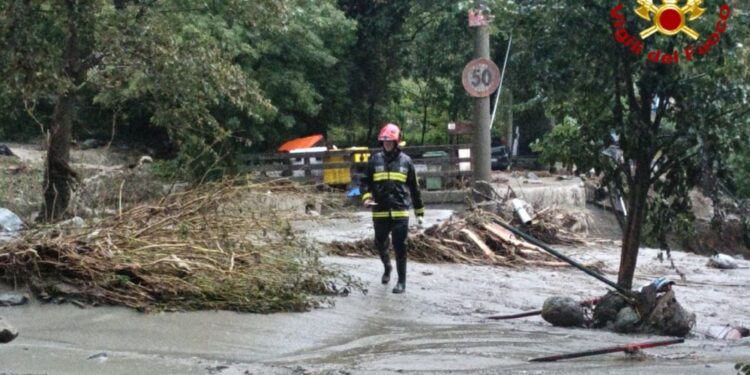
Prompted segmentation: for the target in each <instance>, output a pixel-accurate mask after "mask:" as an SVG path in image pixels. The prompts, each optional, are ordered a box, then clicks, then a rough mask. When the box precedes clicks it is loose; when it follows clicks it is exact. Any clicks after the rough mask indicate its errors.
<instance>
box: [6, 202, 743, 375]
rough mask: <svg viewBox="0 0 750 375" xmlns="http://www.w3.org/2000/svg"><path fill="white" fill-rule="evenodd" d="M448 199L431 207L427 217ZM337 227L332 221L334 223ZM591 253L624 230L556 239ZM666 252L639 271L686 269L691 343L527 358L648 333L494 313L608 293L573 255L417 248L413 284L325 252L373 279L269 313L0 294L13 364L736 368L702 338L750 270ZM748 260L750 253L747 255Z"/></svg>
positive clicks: (302, 370)
mask: <svg viewBox="0 0 750 375" xmlns="http://www.w3.org/2000/svg"><path fill="white" fill-rule="evenodd" d="M449 215H450V211H449V210H432V211H430V212H429V217H428V219H429V221H430V223H434V222H437V221H438V220H444V219H445V218H447V216H449ZM368 224H369V219H367V217H366V215H355V216H353V217H347V218H339V219H333V221H331V222H329V223H327V224H326V223H320V222H317V223H312V222H303V223H297V224H295V226H296V227H297V228H298V230H300V231H304V232H305V233H307V234H308V235H309V236H311V237H314V238H315V239H317V240H321V241H330V240H332V239H339V240H342V239H343V240H354V239H357V238H361V237H366V236H369V235H370V231H371V228H369V227H368ZM325 228H328V229H325ZM557 248H558V249H559V250H561V251H563V252H565V253H566V254H568V255H570V256H572V257H574V258H576V259H579V260H581V261H583V262H592V261H596V260H600V261H603V262H604V264H605V275H606V276H607V277H609V278H610V279H616V271H617V266H618V259H619V249H618V248H617V246H616V245H614V244H606V243H603V244H599V245H592V246H586V247H579V248H565V247H557ZM657 254H658V252H657V251H656V250H652V249H643V250H642V252H641V255H640V258H639V265H638V270H637V273H636V276H637V277H636V280H637V281H636V284H639V285H642V284H646V283H648V282H649V281H650V280H652V279H653V278H654V277H656V276H662V275H664V276H668V277H671V278H673V279H675V280H677V285H676V286H675V290H676V292H677V297H678V299H679V300H680V302H681V303H682V304H683V305H684V306H685V307H686V308H687V309H689V310H691V311H693V312H695V313H696V314H697V317H698V323H697V327H696V329H695V330H694V334H693V335H691V336H689V337H688V338H687V339H686V342H685V343H684V344H681V345H674V346H669V347H662V348H654V349H648V350H647V351H646V352H645V353H644V354H643V355H640V356H635V357H634V356H628V355H625V354H623V353H616V354H608V355H601V356H596V357H588V358H580V359H575V360H568V361H562V362H557V363H547V364H539V363H529V362H528V360H529V359H530V358H534V357H538V356H548V355H553V354H560V353H565V352H570V351H578V350H589V349H597V348H603V347H607V346H612V345H616V344H625V343H630V342H638V341H646V340H653V339H664V338H660V337H654V336H646V335H619V334H615V333H611V332H604V331H596V330H586V329H562V328H554V327H551V326H550V325H549V324H547V323H546V322H544V321H543V320H542V319H541V318H539V317H530V318H524V319H518V320H512V321H487V320H485V319H484V317H486V316H488V315H492V314H510V313H516V312H522V311H525V310H534V309H539V308H540V307H541V305H542V303H543V301H544V299H545V298H547V297H550V296H554V295H566V296H572V297H574V298H579V299H584V298H588V297H593V296H598V295H601V294H603V293H605V291H606V289H605V287H604V286H603V285H602V284H601V283H600V282H598V281H596V280H594V279H592V278H591V277H589V276H586V275H585V274H583V273H581V272H580V271H577V270H574V269H572V268H562V269H559V268H558V269H550V268H494V267H476V266H473V267H472V266H463V265H445V264H441V265H428V264H419V263H415V262H411V263H410V264H409V273H408V281H407V292H406V294H403V295H394V294H392V293H391V292H390V289H391V288H392V284H391V285H389V286H383V285H380V283H379V279H380V273H381V271H382V269H381V267H382V266H381V265H380V263H379V261H378V260H376V259H374V258H340V257H329V258H326V262H328V263H330V264H333V265H335V266H337V267H341V268H342V269H344V270H346V271H348V272H349V273H351V274H352V275H355V276H357V277H360V278H361V279H362V280H363V281H364V282H365V285H366V287H367V293H366V294H364V293H353V294H351V295H350V296H348V297H342V298H336V299H335V306H330V307H327V308H323V309H318V310H315V311H312V312H309V313H284V314H273V315H257V314H238V313H232V312H224V311H209V312H193V313H159V314H152V315H144V314H140V313H137V312H134V311H131V310H128V309H125V308H112V307H100V308H88V309H81V308H78V307H75V306H73V305H70V304H64V305H53V304H45V305H41V304H39V303H37V302H32V303H30V304H27V305H25V306H19V307H0V316H3V317H5V318H6V319H7V320H8V321H9V322H10V323H12V324H13V325H14V326H15V327H16V328H17V329H18V330H19V332H20V336H19V337H18V338H17V339H16V340H15V341H13V342H11V343H9V344H5V345H0V373H12V374H390V373H394V374H396V373H398V374H400V373H420V374H423V373H477V374H506V373H509V374H735V373H736V371H735V370H734V369H733V367H734V364H735V363H738V362H743V361H744V362H750V340H748V339H744V340H740V341H734V342H729V341H719V340H713V339H709V338H706V337H705V335H704V334H703V333H702V332H705V331H706V330H707V329H708V327H710V326H712V325H721V324H727V323H729V324H737V325H744V326H750V272H749V271H748V270H747V269H736V270H718V269H713V268H708V267H706V260H707V259H706V258H705V257H700V256H696V255H692V254H686V253H680V252H675V253H674V259H675V263H676V265H677V266H678V267H679V268H680V269H681V270H682V271H683V272H684V273H685V274H686V275H687V280H686V281H682V280H679V277H678V276H677V275H676V274H675V271H674V270H673V269H671V268H670V267H669V266H668V262H663V263H662V262H660V261H659V260H657V259H656V256H657ZM739 263H740V265H741V266H743V267H748V266H750V262H747V261H739Z"/></svg>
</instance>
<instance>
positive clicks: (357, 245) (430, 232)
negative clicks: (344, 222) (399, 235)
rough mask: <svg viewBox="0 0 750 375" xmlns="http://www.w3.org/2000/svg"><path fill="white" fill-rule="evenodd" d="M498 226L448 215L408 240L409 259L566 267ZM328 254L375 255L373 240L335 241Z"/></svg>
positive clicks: (491, 219) (487, 217) (485, 219)
mask: <svg viewBox="0 0 750 375" xmlns="http://www.w3.org/2000/svg"><path fill="white" fill-rule="evenodd" d="M499 223H506V221H505V219H503V218H502V217H500V216H498V215H495V214H493V213H490V212H486V211H481V210H474V211H472V212H469V213H465V214H457V215H453V216H451V217H450V218H449V219H448V220H446V221H444V222H443V223H440V224H437V225H434V226H432V227H430V228H427V229H426V230H424V232H422V233H414V234H412V235H411V236H410V237H409V259H413V260H416V261H419V262H424V263H461V264H471V265H499V266H521V265H531V266H546V267H565V266H567V263H563V262H559V261H557V259H556V258H554V257H552V256H551V255H549V254H548V253H546V252H544V251H543V250H541V249H539V248H538V247H536V246H535V245H532V244H530V243H527V242H525V241H524V240H523V239H520V238H517V237H516V236H515V235H514V234H513V233H511V232H510V231H508V230H507V229H505V228H503V227H502V226H501V225H500V224H499ZM329 251H330V252H331V253H333V254H336V255H342V256H351V255H377V250H376V249H375V245H374V241H373V240H372V239H368V240H362V241H358V242H353V243H351V242H349V243H346V242H334V243H332V244H330V245H329Z"/></svg>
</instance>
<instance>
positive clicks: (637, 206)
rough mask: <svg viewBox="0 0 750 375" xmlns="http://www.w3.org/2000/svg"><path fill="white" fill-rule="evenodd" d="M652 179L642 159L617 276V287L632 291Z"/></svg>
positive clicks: (637, 169)
mask: <svg viewBox="0 0 750 375" xmlns="http://www.w3.org/2000/svg"><path fill="white" fill-rule="evenodd" d="M650 177H651V170H650V163H649V162H648V158H640V159H639V160H638V161H637V164H636V171H635V181H634V182H635V183H634V185H633V186H631V194H630V197H629V199H628V218H627V222H626V224H625V231H624V232H623V234H622V237H623V239H622V249H621V253H620V270H619V272H618V274H617V285H619V286H621V287H623V288H625V289H632V287H633V275H634V274H635V267H636V264H637V262H638V250H639V248H640V245H641V226H642V225H643V221H644V220H645V218H646V200H647V199H648V190H649V187H650V185H651V184H650V183H649V179H650Z"/></svg>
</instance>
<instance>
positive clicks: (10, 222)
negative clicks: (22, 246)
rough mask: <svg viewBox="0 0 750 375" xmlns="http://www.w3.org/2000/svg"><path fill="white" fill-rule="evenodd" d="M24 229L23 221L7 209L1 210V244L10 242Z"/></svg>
mask: <svg viewBox="0 0 750 375" xmlns="http://www.w3.org/2000/svg"><path fill="white" fill-rule="evenodd" d="M21 229H23V221H21V218H19V217H18V215H16V214H14V213H13V212H12V211H11V210H9V209H7V208H0V243H2V242H4V241H10V240H12V239H13V238H15V237H16V236H18V234H19V231H20V230H21Z"/></svg>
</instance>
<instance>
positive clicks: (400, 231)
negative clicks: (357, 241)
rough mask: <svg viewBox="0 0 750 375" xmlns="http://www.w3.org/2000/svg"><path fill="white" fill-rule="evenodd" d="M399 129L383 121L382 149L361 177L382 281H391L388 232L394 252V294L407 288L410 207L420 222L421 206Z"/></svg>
mask: <svg viewBox="0 0 750 375" xmlns="http://www.w3.org/2000/svg"><path fill="white" fill-rule="evenodd" d="M400 140H401V130H400V129H399V128H398V126H397V125H395V124H386V125H385V126H384V127H383V128H382V129H381V130H380V133H379V134H378V141H379V142H381V143H382V147H383V149H382V151H380V152H377V153H375V154H374V155H372V156H371V157H370V160H369V163H368V165H367V172H366V173H365V177H364V178H363V179H362V186H361V190H362V193H363V195H362V200H363V202H364V205H365V206H367V207H371V208H372V219H373V225H374V227H375V246H376V247H377V249H378V252H379V253H380V259H381V260H382V261H383V267H384V272H383V277H382V279H381V281H382V283H383V284H388V282H389V281H390V280H391V270H392V267H391V260H390V257H389V256H388V235H390V236H391V242H392V243H393V249H394V250H395V252H396V272H397V273H398V282H397V283H396V286H395V287H394V288H393V293H403V292H404V291H405V290H406V237H407V235H408V234H409V206H411V205H412V203H413V205H414V213H415V215H416V216H417V221H418V222H419V224H420V225H421V224H422V221H423V217H424V205H423V204H422V196H421V194H420V192H419V184H418V183H417V175H416V173H415V171H414V164H413V163H412V161H411V158H410V157H409V156H408V155H406V154H405V153H403V152H402V151H401V150H400V149H399V147H398V144H399V141H400Z"/></svg>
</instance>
